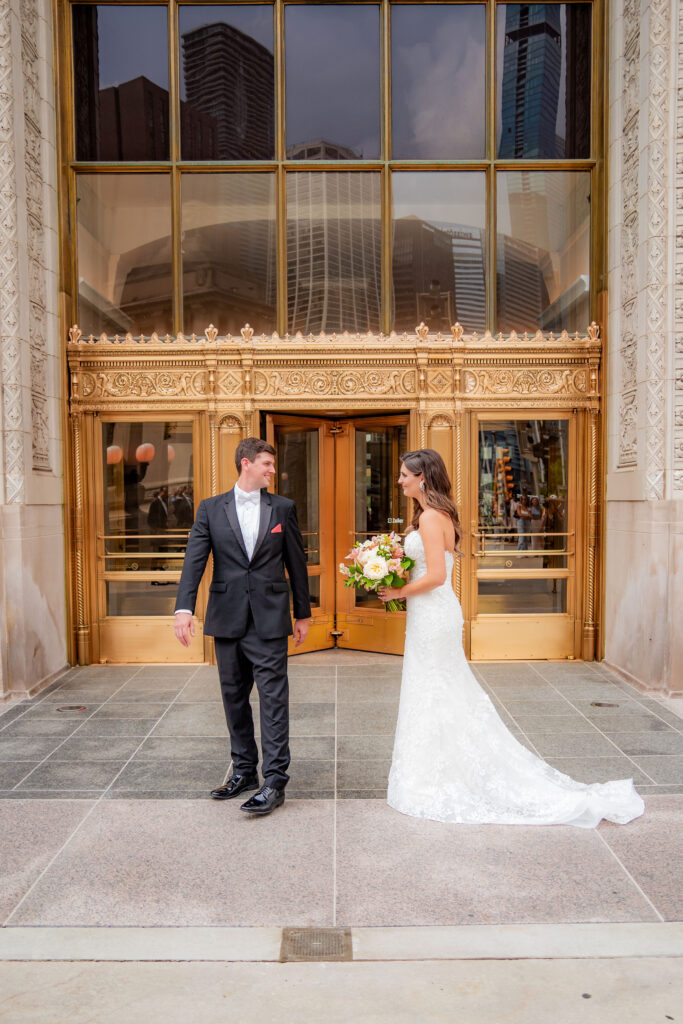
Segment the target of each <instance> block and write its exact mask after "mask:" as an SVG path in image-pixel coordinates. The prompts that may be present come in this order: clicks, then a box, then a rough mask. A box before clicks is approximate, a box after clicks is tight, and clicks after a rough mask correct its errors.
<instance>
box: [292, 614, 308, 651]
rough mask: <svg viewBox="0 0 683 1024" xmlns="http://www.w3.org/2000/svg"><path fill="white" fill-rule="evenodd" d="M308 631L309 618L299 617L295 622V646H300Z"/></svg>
mask: <svg viewBox="0 0 683 1024" xmlns="http://www.w3.org/2000/svg"><path fill="white" fill-rule="evenodd" d="M307 633H308V619H297V620H296V622H295V623H294V646H295V647H299V646H300V645H301V644H302V643H303V642H304V640H305V639H306V634H307Z"/></svg>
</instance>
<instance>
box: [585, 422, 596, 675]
mask: <svg viewBox="0 0 683 1024" xmlns="http://www.w3.org/2000/svg"><path fill="white" fill-rule="evenodd" d="M588 459H589V469H588V477H589V481H590V487H589V494H588V523H587V526H588V530H587V533H588V537H587V546H586V552H587V558H586V580H585V598H584V619H583V658H584V660H585V661H593V659H594V657H595V639H596V625H595V571H596V553H597V551H596V549H597V543H598V410H597V409H596V408H593V409H591V410H590V426H589V451H588Z"/></svg>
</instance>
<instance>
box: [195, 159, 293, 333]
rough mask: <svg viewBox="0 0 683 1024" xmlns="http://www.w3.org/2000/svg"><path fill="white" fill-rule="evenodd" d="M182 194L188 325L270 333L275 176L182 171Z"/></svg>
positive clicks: (198, 328) (197, 328)
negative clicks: (244, 328)
mask: <svg viewBox="0 0 683 1024" xmlns="http://www.w3.org/2000/svg"><path fill="white" fill-rule="evenodd" d="M181 196H182V231H183V249H182V256H183V311H184V312H183V319H184V324H185V331H186V332H187V333H191V332H195V333H197V334H200V333H201V332H202V331H203V330H204V328H205V327H206V326H207V324H209V323H213V324H215V326H216V327H218V329H219V330H220V331H221V333H223V334H239V330H240V327H242V326H243V325H244V324H245V323H248V324H251V326H252V327H253V328H254V329H255V330H256V331H258V332H263V333H268V334H270V333H272V332H273V331H274V330H275V328H276V321H275V176H274V175H272V174H185V175H183V183H182V191H181Z"/></svg>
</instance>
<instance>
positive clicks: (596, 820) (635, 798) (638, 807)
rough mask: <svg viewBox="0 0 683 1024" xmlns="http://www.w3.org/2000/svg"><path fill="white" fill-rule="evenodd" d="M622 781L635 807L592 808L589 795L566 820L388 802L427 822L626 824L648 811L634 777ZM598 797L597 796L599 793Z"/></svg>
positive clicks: (408, 815)
mask: <svg viewBox="0 0 683 1024" xmlns="http://www.w3.org/2000/svg"><path fill="white" fill-rule="evenodd" d="M619 781H620V782H624V783H626V782H630V783H631V794H630V799H631V800H632V806H631V807H628V809H624V810H621V811H619V810H616V809H615V810H612V809H611V808H609V807H602V808H592V807H591V806H590V798H589V801H588V802H587V805H586V806H585V807H584V808H583V809H582V810H581V811H580V812H579V813H577V814H575V815H573V816H572V817H571V818H567V819H565V820H563V821H558V820H555V821H551V820H545V819H543V818H529V817H523V816H521V815H508V816H501V817H499V818H491V819H489V820H480V819H478V820H477V821H473V820H468V819H467V818H465V817H463V816H461V815H460V816H457V817H456V816H454V817H445V816H443V815H438V814H437V813H436V812H429V811H427V810H425V811H415V810H405V809H404V808H403V807H400V806H399V805H398V803H396V802H393V801H392V800H391V799H390V798H387V804H388V806H389V807H391V809H392V810H394V811H398V813H399V814H405V815H406V816H407V817H409V818H422V819H424V820H426V821H438V822H440V823H441V824H443V825H528V826H534V825H546V826H548V827H549V826H551V825H572V826H573V827H574V828H597V826H598V825H599V824H600V822H601V821H610V822H612V823H613V824H615V825H627V824H628V823H629V822H631V821H634V820H635V819H636V818H639V817H640V816H641V815H642V814H643V813H644V811H645V803H644V801H643V798H642V797H641V796H640V794H639V793H638V792H637V790H636V789H635V786H634V785H633V780H632V779H620V780H619ZM595 799H596V800H597V799H598V797H597V795H596V797H595Z"/></svg>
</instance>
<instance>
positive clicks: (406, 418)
mask: <svg viewBox="0 0 683 1024" xmlns="http://www.w3.org/2000/svg"><path fill="white" fill-rule="evenodd" d="M335 422H336V424H338V425H339V426H342V427H343V428H344V430H343V433H341V434H339V435H337V438H336V440H337V445H338V448H337V450H336V498H337V500H336V504H337V507H338V509H339V514H338V529H337V531H336V544H337V557H336V562H337V563H340V562H341V561H342V560H343V559H344V557H345V555H347V554H348V552H349V550H350V549H351V547H353V545H354V543H355V539H356V537H358V536H359V534H358V533H357V531H356V529H355V526H356V506H355V497H356V495H355V472H351V471H352V469H353V470H355V457H356V456H355V449H356V445H355V433H356V431H357V430H362V431H364V430H372V429H373V427H374V428H377V427H394V426H401V427H403V426H404V427H405V428H406V435H407V436H408V437H409V436H410V415H409V414H407V413H404V414H398V415H396V414H394V415H392V414H390V413H388V414H386V415H384V414H382V413H375V414H373V416H372V418H367V417H363V416H359V417H351V418H348V419H346V418H340V419H339V420H336V421H335ZM399 454H400V453H399ZM402 525H403V526H404V528H405V524H402ZM396 532H397V533H403V532H404V530H397V531H396ZM336 578H337V588H336V589H337V630H338V632H339V633H340V634H341V635H340V636H338V638H337V646H339V647H342V648H349V649H351V650H361V651H375V652H377V653H382V654H403V642H404V635H405V612H391V613H389V612H387V611H386V610H385V609H384V608H382V609H378V608H373V607H372V606H370V607H368V608H363V607H360V608H359V607H356V595H355V591H354V590H353V589H351V588H347V587H345V586H344V585H343V582H342V578H341V576H340V575H337V577H336Z"/></svg>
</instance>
